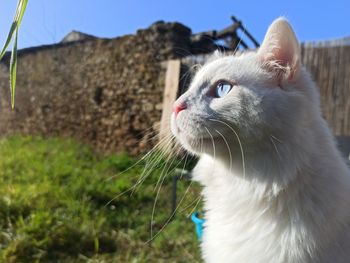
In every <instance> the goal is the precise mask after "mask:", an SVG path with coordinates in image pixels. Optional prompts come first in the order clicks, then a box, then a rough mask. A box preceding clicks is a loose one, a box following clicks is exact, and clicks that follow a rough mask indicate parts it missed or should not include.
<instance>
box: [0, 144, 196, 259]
mask: <svg viewBox="0 0 350 263" xmlns="http://www.w3.org/2000/svg"><path fill="white" fill-rule="evenodd" d="M135 162H136V160H135V159H132V158H130V157H128V156H127V155H126V154H119V155H108V156H103V155H98V154H96V153H94V152H93V151H92V150H91V149H90V148H89V147H87V146H84V145H81V144H79V143H77V142H75V141H73V140H69V139H68V140H67V139H57V138H51V139H41V138H32V137H10V138H7V139H2V140H1V141H0V191H1V195H0V259H1V262H8V263H11V262H16V263H20V262H26V263H27V262H106V263H108V262H200V261H199V248H198V245H199V244H198V241H197V240H196V237H195V232H194V227H193V224H192V222H191V221H190V220H189V218H188V217H187V214H188V213H189V212H190V211H191V209H192V208H193V206H194V205H190V203H191V202H193V201H194V200H195V199H196V198H197V197H198V195H199V189H198V186H196V185H192V186H191V188H190V190H189V191H188V193H187V195H186V197H185V199H184V203H183V205H181V206H180V209H179V210H180V211H182V210H184V211H182V212H179V213H177V215H176V217H175V218H174V220H172V221H171V222H170V223H169V225H168V226H167V227H166V228H165V229H164V230H163V231H162V232H161V234H160V235H158V236H157V237H156V238H155V239H154V240H153V241H152V242H151V243H146V241H147V240H148V239H149V238H150V222H151V214H152V207H153V203H154V200H155V197H156V191H155V190H154V188H155V185H156V182H157V180H158V178H159V176H160V174H161V171H162V167H164V165H165V162H164V161H162V162H161V163H160V165H159V166H158V167H157V168H156V169H154V171H152V174H151V175H150V176H149V177H148V178H147V179H146V181H145V182H144V183H143V184H142V185H140V187H139V188H138V189H137V191H135V192H134V193H133V195H132V196H131V195H130V193H127V194H124V195H121V196H119V197H118V198H116V199H115V200H113V198H115V197H116V196H118V194H120V193H122V192H123V191H125V190H127V189H129V188H130V187H131V186H133V185H134V184H135V183H136V182H137V180H138V179H139V176H140V175H141V174H142V171H143V169H144V167H145V163H144V162H143V161H141V162H140V163H139V164H138V165H136V166H134V167H133V168H131V169H129V170H127V171H126V172H124V173H121V172H122V171H123V170H125V169H127V168H128V167H131V166H132V165H133V164H135ZM172 168H173V167H171V169H172ZM189 184H190V183H189V182H185V181H182V182H179V184H178V190H179V192H178V194H179V197H180V198H181V197H182V196H183V195H184V193H185V191H186V189H187V187H188V186H189ZM170 191H171V176H170V175H169V176H168V177H166V179H165V181H164V184H163V186H162V188H161V191H160V194H159V198H158V203H157V209H156V211H155V217H154V222H153V226H154V233H157V232H158V231H159V230H160V229H161V228H162V227H163V225H164V223H165V222H166V221H167V219H168V217H169V216H170V203H171V202H170V200H171V199H170V198H171V194H170ZM111 200H113V201H111ZM109 201H111V202H110V203H109V204H108V205H106V204H107V203H108V202H109ZM188 205H189V207H188V208H187V209H185V208H186V206H188Z"/></svg>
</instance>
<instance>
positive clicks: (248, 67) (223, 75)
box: [193, 54, 257, 85]
mask: <svg viewBox="0 0 350 263" xmlns="http://www.w3.org/2000/svg"><path fill="white" fill-rule="evenodd" d="M256 67H257V65H256V59H255V54H247V55H241V56H233V55H231V56H226V57H222V58H219V59H216V60H214V61H211V62H209V63H208V64H205V65H204V66H203V67H202V68H201V69H200V70H199V71H198V72H197V73H196V75H195V78H194V79H193V84H194V85H196V84H197V85H198V84H199V85H200V84H201V83H204V82H205V83H213V82H215V81H217V80H220V79H226V80H231V81H238V80H240V79H242V78H246V77H248V75H251V73H252V72H254V71H256Z"/></svg>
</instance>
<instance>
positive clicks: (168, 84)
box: [159, 60, 181, 141]
mask: <svg viewBox="0 0 350 263" xmlns="http://www.w3.org/2000/svg"><path fill="white" fill-rule="evenodd" d="M180 68H181V61H180V60H169V61H168V64H167V70H166V75H165V89H164V95H163V111H162V118H161V121H160V130H159V140H160V141H162V139H164V138H165V137H166V136H167V135H168V134H169V133H170V117H171V113H172V106H173V103H174V102H175V100H176V98H177V93H178V90H179V81H180Z"/></svg>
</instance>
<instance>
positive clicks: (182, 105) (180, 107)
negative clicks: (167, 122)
mask: <svg viewBox="0 0 350 263" xmlns="http://www.w3.org/2000/svg"><path fill="white" fill-rule="evenodd" d="M186 108H187V106H186V104H185V103H175V104H174V107H173V111H174V113H175V116H177V114H178V113H179V112H180V111H182V110H184V109H186Z"/></svg>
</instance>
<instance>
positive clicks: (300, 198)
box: [171, 18, 350, 263]
mask: <svg viewBox="0 0 350 263" xmlns="http://www.w3.org/2000/svg"><path fill="white" fill-rule="evenodd" d="M171 123H172V132H173V133H174V135H175V136H176V137H177V139H178V140H179V141H180V143H181V144H182V145H183V146H184V147H185V148H186V149H187V150H188V151H190V152H192V153H194V154H196V155H199V156H200V161H199V163H198V165H197V166H196V168H195V169H194V179H195V180H197V181H199V182H200V183H201V184H202V185H203V186H204V188H203V196H204V203H205V220H206V222H205V225H204V235H203V241H202V245H201V246H202V255H203V259H204V261H205V262H214V263H229V262H235V263H237V262H238V263H250V262H252V263H256V262H269V263H273V262H293V263H295V262H303V263H304V262H327V263H328V262H332V263H336V262H350V229H349V226H350V172H349V170H348V167H347V165H346V162H345V160H343V158H342V157H341V155H340V153H339V152H338V150H337V148H336V145H335V142H334V139H333V136H332V135H331V132H330V129H329V128H328V126H327V124H326V122H325V121H324V119H323V118H322V116H321V110H320V100H319V93H318V90H317V87H316V85H315V83H314V82H313V81H312V79H311V77H310V75H309V74H308V73H307V71H306V70H305V69H304V67H303V66H302V65H301V62H300V48H299V44H298V41H297V39H296V37H295V34H294V32H293V30H292V28H291V26H290V25H289V23H288V22H287V21H286V20H285V19H283V18H279V19H277V20H276V21H274V22H273V23H272V25H271V26H270V28H269V29H268V32H267V33H266V36H265V39H264V42H263V44H262V46H261V47H260V49H259V50H258V51H257V52H248V53H245V54H242V55H240V56H238V57H237V56H231V55H229V56H220V55H218V54H216V55H215V56H214V58H213V59H212V60H211V61H209V62H208V63H207V64H206V65H204V66H203V67H202V68H201V69H200V70H199V71H198V72H197V73H196V75H195V77H194V79H193V81H192V83H191V86H190V88H189V90H188V91H187V92H186V93H185V94H183V95H182V96H181V97H180V98H179V99H178V100H177V101H176V102H175V105H174V113H173V115H172V119H171Z"/></svg>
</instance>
